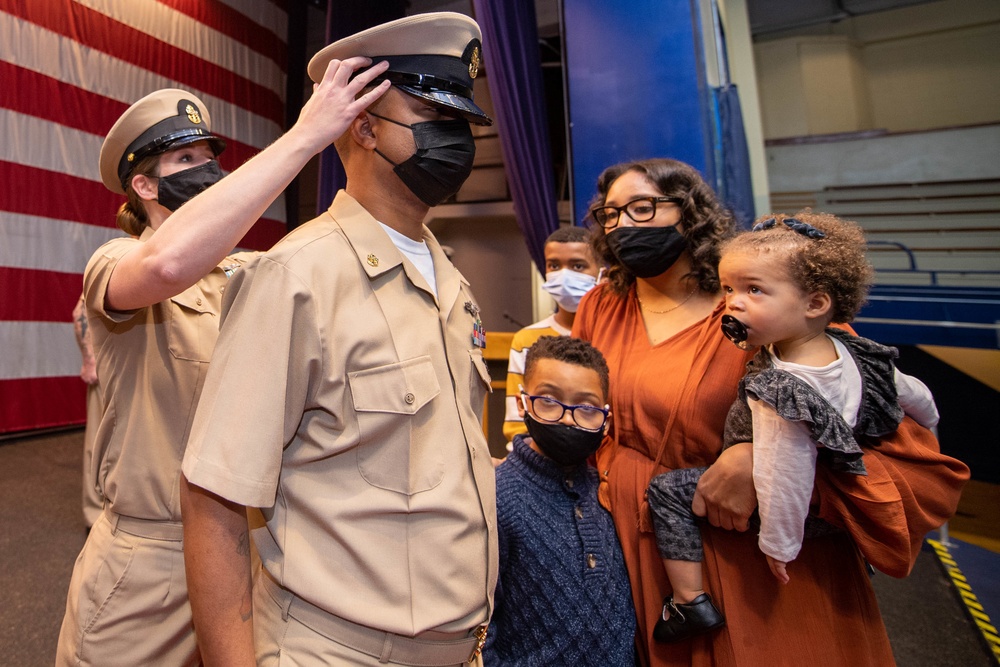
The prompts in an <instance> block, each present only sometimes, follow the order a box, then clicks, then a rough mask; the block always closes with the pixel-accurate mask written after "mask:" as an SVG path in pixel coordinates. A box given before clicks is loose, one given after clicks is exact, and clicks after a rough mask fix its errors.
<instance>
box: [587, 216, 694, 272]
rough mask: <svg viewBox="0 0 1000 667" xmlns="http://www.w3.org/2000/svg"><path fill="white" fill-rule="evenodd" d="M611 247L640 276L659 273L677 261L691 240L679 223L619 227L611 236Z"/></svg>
mask: <svg viewBox="0 0 1000 667" xmlns="http://www.w3.org/2000/svg"><path fill="white" fill-rule="evenodd" d="M607 240H608V247H609V248H611V252H612V253H614V256H615V257H617V258H618V261H619V262H621V263H622V264H624V265H625V268H626V269H628V270H629V271H631V272H632V273H633V274H634V275H636V276H638V277H639V278H653V277H654V276H658V275H660V274H661V273H663V272H664V271H666V270H667V269H669V268H670V267H671V266H673V265H674V262H676V261H677V258H678V257H680V256H681V253H683V252H684V250H685V249H686V248H687V239H685V238H684V235H683V234H681V233H680V232H679V231H678V230H677V227H676V226H673V225H672V226H670V227H619V228H618V229H616V230H614V231H612V232H610V233H609V234H608V237H607Z"/></svg>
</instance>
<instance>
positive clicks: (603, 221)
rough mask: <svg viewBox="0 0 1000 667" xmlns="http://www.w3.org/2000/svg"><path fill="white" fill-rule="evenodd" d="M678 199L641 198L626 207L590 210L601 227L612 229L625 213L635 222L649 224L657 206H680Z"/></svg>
mask: <svg viewBox="0 0 1000 667" xmlns="http://www.w3.org/2000/svg"><path fill="white" fill-rule="evenodd" d="M683 201H684V200H683V199H680V198H678V197H639V198H638V199H633V200H632V201H630V202H629V203H627V204H625V205H624V206H598V207H596V208H592V209H590V214H591V215H592V216H593V217H594V220H596V221H597V224H599V225H600V226H601V227H604V228H605V229H611V228H612V227H617V226H618V219H619V218H620V217H621V214H622V212H624V213H625V214H626V215H627V216H628V217H630V218H632V220H633V221H635V222H649V221H650V220H652V219H653V217H654V216H655V215H656V205H657V204H667V203H670V204H680V203H682V202H683Z"/></svg>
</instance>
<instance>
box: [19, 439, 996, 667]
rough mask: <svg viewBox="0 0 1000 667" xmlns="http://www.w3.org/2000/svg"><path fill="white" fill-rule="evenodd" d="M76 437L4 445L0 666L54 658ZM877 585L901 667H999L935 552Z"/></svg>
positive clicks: (27, 665) (80, 535)
mask: <svg viewBox="0 0 1000 667" xmlns="http://www.w3.org/2000/svg"><path fill="white" fill-rule="evenodd" d="M82 443H83V434H82V432H81V431H71V432H66V433H62V434H56V435H49V436H37V437H29V438H22V439H19V440H14V441H8V442H6V443H4V444H0V503H2V504H0V506H2V507H3V510H2V511H0V514H2V517H3V519H2V522H0V591H2V593H0V595H2V598H0V599H2V601H3V604H0V664H2V665H16V666H17V667H34V666H36V665H37V666H48V665H52V664H53V661H54V659H55V644H56V639H57V637H58V635H59V624H60V622H61V620H62V616H63V610H64V605H65V600H66V587H67V586H68V585H69V578H70V573H71V571H72V569H73V561H74V559H75V558H76V555H77V553H78V552H79V550H80V548H81V547H82V546H83V541H84V529H83V519H82V516H81V511H80V479H81V475H80V462H81V451H82V446H83V444H82ZM874 582H875V588H876V591H877V593H878V597H879V604H880V606H881V608H882V613H883V617H884V619H885V624H886V626H887V628H888V630H889V637H890V639H891V641H892V646H893V651H894V652H895V655H896V660H897V662H898V663H899V665H900V666H901V667H924V666H928V667H930V666H932V665H933V666H934V667H942V666H952V665H954V666H956V667H958V666H961V667H979V666H983V667H987V666H995V665H996V664H997V663H996V661H995V660H994V659H993V657H992V655H991V653H989V652H988V650H987V648H986V645H985V641H984V640H983V638H982V635H980V634H979V632H978V630H977V629H976V627H975V625H974V624H973V623H972V622H971V621H970V620H969V617H968V614H967V612H966V611H965V608H964V607H963V606H962V604H961V603H960V601H959V598H958V596H957V595H956V593H955V590H954V589H953V587H952V584H951V583H950V580H949V579H948V578H947V577H946V576H945V574H944V572H943V570H942V568H941V566H940V564H939V563H938V561H937V559H936V557H935V556H934V554H933V553H932V552H931V551H929V550H927V551H925V552H924V553H921V555H920V557H919V559H918V561H917V565H916V567H915V568H914V571H913V574H912V575H911V576H910V577H908V578H907V579H902V580H898V579H892V578H890V577H887V576H885V575H881V574H879V575H876V577H875V580H874ZM831 631H836V629H835V628H831ZM848 640H849V638H848Z"/></svg>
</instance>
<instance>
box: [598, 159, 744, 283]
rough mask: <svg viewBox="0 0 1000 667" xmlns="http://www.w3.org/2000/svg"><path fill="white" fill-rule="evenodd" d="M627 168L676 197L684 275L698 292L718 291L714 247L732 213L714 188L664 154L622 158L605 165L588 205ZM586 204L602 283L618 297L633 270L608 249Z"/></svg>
mask: <svg viewBox="0 0 1000 667" xmlns="http://www.w3.org/2000/svg"><path fill="white" fill-rule="evenodd" d="M630 171H634V172H637V173H639V174H642V175H643V176H645V177H646V178H648V179H649V180H650V182H651V183H652V184H653V185H654V186H656V188H657V189H658V190H659V191H660V192H661V193H663V195H664V196H665V197H676V198H678V199H680V200H682V201H681V204H680V209H681V222H680V225H679V227H678V229H679V230H680V231H681V233H682V234H683V235H684V238H685V239H686V240H687V248H688V253H689V254H690V256H691V274H690V275H691V277H693V278H694V279H695V280H697V282H698V287H699V289H701V290H702V291H703V292H708V293H711V294H714V293H716V292H718V291H719V271H718V267H719V246H720V245H721V243H722V242H723V241H724V240H725V239H727V238H729V237H731V236H732V235H733V234H735V233H736V223H735V222H734V221H733V217H732V214H730V212H729V211H727V210H726V209H725V208H724V207H723V206H722V204H720V203H719V200H718V199H717V198H716V196H715V192H713V191H712V188H710V187H709V186H708V184H707V183H705V181H704V179H702V177H701V175H700V174H699V173H698V171H697V170H696V169H695V168H694V167H692V166H691V165H688V164H685V163H684V162H680V161H678V160H671V159H668V158H653V159H649V160H637V161H634V162H622V163H621V164H616V165H614V166H613V167H608V168H607V169H605V170H604V172H603V173H602V174H601V175H600V177H598V179H597V196H596V197H594V199H593V200H592V201H591V203H590V207H589V209H593V208H594V207H595V206H603V205H604V203H605V201H606V200H607V196H608V190H610V189H611V185H612V184H613V183H614V182H615V181H616V180H618V178H619V177H621V176H623V175H624V174H626V173H628V172H630ZM589 209H588V212H587V219H588V220H590V222H591V223H592V224H591V227H590V232H589V240H590V244H591V247H593V249H594V254H595V255H596V256H597V258H598V260H599V261H600V262H602V263H604V264H606V265H607V267H608V269H607V271H606V272H605V276H606V277H607V280H608V287H609V288H610V289H611V291H612V292H613V293H614V294H617V295H618V296H624V295H625V294H626V293H627V292H628V290H629V289H630V288H631V287H632V285H633V284H634V283H635V275H634V274H633V273H632V272H631V271H629V270H628V269H627V268H625V266H623V265H622V263H621V262H620V261H618V258H617V257H615V255H614V253H612V252H611V249H610V248H609V247H608V242H607V238H606V234H605V232H604V229H602V228H601V226H600V225H598V224H596V223H593V218H592V217H591V213H590V210H589Z"/></svg>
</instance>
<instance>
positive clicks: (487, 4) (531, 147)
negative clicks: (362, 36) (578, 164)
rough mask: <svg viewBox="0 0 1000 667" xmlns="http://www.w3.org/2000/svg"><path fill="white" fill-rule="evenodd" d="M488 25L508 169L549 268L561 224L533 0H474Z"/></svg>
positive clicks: (539, 255) (522, 219) (529, 239)
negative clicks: (548, 243)
mask: <svg viewBox="0 0 1000 667" xmlns="http://www.w3.org/2000/svg"><path fill="white" fill-rule="evenodd" d="M472 4H473V7H474V8H475V12H476V21H477V22H478V23H479V27H480V28H482V31H483V56H484V64H485V67H486V73H487V77H486V81H487V83H488V84H489V87H490V94H491V96H492V98H493V110H494V116H495V118H494V120H495V121H496V124H497V130H498V133H499V135H500V147H501V150H502V151H503V161H504V171H505V173H506V175H507V183H508V185H509V186H510V193H511V198H512V199H513V200H514V214H515V215H516V216H517V225H518V227H520V228H521V233H522V234H523V235H524V241H525V243H526V244H527V246H528V252H529V253H531V258H532V259H533V260H534V262H535V265H536V266H538V270H539V271H541V272H542V273H543V274H544V273H545V252H544V247H545V239H546V238H547V237H548V235H549V234H551V233H552V232H554V231H555V230H556V229H557V228H558V227H559V214H558V211H557V208H556V189H555V177H554V176H553V168H552V151H551V147H550V144H549V133H548V127H547V122H546V115H545V94H544V92H543V89H542V67H541V55H540V54H539V50H538V26H537V19H536V17H535V2H534V0H503V1H502V2H498V1H497V0H473V3H472Z"/></svg>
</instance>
